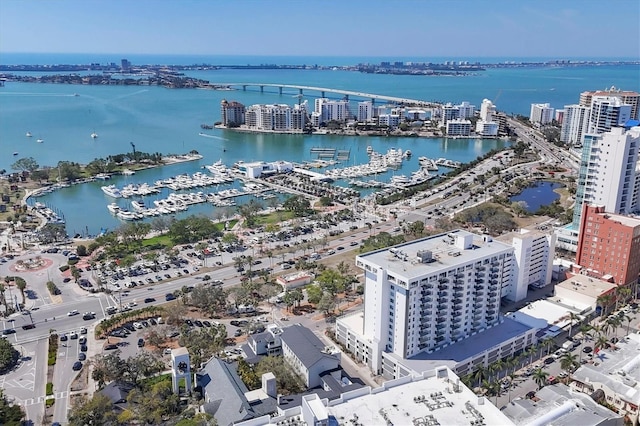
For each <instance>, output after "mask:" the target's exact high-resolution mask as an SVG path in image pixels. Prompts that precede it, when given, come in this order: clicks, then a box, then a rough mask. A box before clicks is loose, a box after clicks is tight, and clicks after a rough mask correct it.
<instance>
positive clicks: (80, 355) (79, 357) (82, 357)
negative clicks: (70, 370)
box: [78, 352, 87, 361]
mask: <svg viewBox="0 0 640 426" xmlns="http://www.w3.org/2000/svg"><path fill="white" fill-rule="evenodd" d="M86 359H87V354H85V353H84V352H80V353H79V354H78V361H84V360H86Z"/></svg>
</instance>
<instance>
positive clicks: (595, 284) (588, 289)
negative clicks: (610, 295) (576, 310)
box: [556, 274, 618, 299]
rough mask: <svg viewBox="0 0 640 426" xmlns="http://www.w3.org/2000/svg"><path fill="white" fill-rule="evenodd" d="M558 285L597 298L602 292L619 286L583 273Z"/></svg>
mask: <svg viewBox="0 0 640 426" xmlns="http://www.w3.org/2000/svg"><path fill="white" fill-rule="evenodd" d="M558 287H560V288H565V289H567V290H572V291H577V292H579V293H580V294H584V295H586V296H589V297H593V298H596V299H597V298H598V297H600V296H601V295H602V294H605V293H607V292H609V291H612V290H614V289H615V288H617V287H618V286H617V285H616V284H615V283H610V282H607V281H602V280H599V279H597V278H591V277H588V276H586V275H582V274H576V275H574V276H573V277H571V278H570V279H568V280H565V281H562V282H561V283H558V284H556V288H558Z"/></svg>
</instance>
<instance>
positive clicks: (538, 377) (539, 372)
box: [533, 368, 549, 389]
mask: <svg viewBox="0 0 640 426" xmlns="http://www.w3.org/2000/svg"><path fill="white" fill-rule="evenodd" d="M548 377H549V373H547V372H546V371H544V370H543V369H542V368H538V369H536V370H535V371H534V372H533V381H534V382H536V384H537V385H538V389H540V388H542V387H543V386H544V385H545V384H546V383H547V378H548Z"/></svg>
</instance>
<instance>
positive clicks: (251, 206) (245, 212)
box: [237, 199, 262, 228]
mask: <svg viewBox="0 0 640 426" xmlns="http://www.w3.org/2000/svg"><path fill="white" fill-rule="evenodd" d="M237 210H238V214H239V215H240V216H242V217H243V218H244V223H245V225H246V226H247V227H249V228H253V226H254V225H255V224H256V220H257V214H258V212H259V211H261V210H262V204H260V203H259V202H257V201H256V200H253V199H252V200H251V201H249V202H248V203H246V204H243V205H241V206H238V208H237Z"/></svg>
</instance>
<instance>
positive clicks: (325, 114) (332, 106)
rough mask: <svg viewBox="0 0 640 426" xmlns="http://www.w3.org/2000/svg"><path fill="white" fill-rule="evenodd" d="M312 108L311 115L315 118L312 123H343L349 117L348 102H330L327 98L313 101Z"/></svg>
mask: <svg viewBox="0 0 640 426" xmlns="http://www.w3.org/2000/svg"><path fill="white" fill-rule="evenodd" d="M314 107H315V108H314V112H313V115H314V116H317V118H315V119H314V121H317V122H318V123H326V122H329V121H339V122H345V121H347V120H348V119H349V117H350V112H349V101H347V100H338V101H332V100H329V99H327V98H319V99H316V100H315V104H314ZM314 125H315V124H314Z"/></svg>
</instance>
